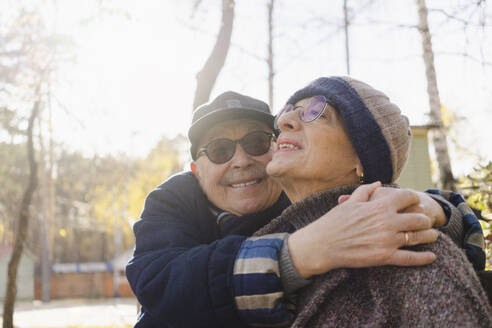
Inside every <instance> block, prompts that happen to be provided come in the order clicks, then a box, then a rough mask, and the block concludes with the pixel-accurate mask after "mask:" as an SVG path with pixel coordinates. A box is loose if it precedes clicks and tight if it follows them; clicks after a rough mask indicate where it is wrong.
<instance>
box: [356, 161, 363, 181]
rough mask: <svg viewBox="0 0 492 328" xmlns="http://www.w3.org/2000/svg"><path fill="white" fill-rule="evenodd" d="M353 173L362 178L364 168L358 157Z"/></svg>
mask: <svg viewBox="0 0 492 328" xmlns="http://www.w3.org/2000/svg"><path fill="white" fill-rule="evenodd" d="M355 174H357V176H358V177H359V178H361V177H362V178H364V168H363V167H362V164H361V163H360V160H359V159H357V164H355Z"/></svg>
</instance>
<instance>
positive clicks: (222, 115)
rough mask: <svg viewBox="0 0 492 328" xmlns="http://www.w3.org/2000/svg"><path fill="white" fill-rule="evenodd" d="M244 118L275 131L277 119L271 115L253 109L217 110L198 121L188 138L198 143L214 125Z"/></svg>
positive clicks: (190, 130)
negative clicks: (275, 120)
mask: <svg viewBox="0 0 492 328" xmlns="http://www.w3.org/2000/svg"><path fill="white" fill-rule="evenodd" d="M242 118H248V119H252V120H256V121H260V122H263V123H265V124H266V125H267V126H268V127H269V128H270V129H272V130H273V121H274V119H275V117H274V116H273V115H271V114H269V113H265V112H260V111H258V110H256V109H253V108H248V109H245V108H224V109H222V110H215V111H213V112H212V113H209V114H207V115H205V116H203V117H201V118H200V119H199V120H197V121H196V122H195V123H194V124H193V125H192V126H191V127H190V129H189V130H188V138H189V139H190V141H191V142H192V143H195V142H198V141H199V140H198V139H199V138H201V137H202V136H203V134H204V133H205V131H207V130H208V129H210V128H211V127H212V126H213V125H215V124H217V123H219V122H223V121H227V120H239V119H242Z"/></svg>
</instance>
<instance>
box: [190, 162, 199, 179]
mask: <svg viewBox="0 0 492 328" xmlns="http://www.w3.org/2000/svg"><path fill="white" fill-rule="evenodd" d="M190 169H191V172H193V174H194V175H195V177H196V178H197V179H198V180H200V174H199V173H198V169H197V167H196V164H195V162H191V163H190Z"/></svg>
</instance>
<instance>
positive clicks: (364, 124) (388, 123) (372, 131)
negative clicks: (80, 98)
mask: <svg viewBox="0 0 492 328" xmlns="http://www.w3.org/2000/svg"><path fill="white" fill-rule="evenodd" d="M316 95H323V96H325V97H326V99H327V100H328V102H329V104H330V105H332V106H333V107H334V108H335V109H336V110H337V111H338V112H339V113H340V115H341V116H342V119H343V122H344V124H345V128H346V130H347V133H348V135H349V137H350V140H351V141H352V145H353V146H354V149H355V151H356V153H357V155H358V156H359V159H360V161H361V164H362V167H363V170H364V179H365V182H366V183H371V182H374V181H381V182H382V183H391V182H394V181H395V180H396V179H397V178H398V177H399V176H400V173H401V171H402V170H403V167H404V166H405V163H406V161H407V157H408V150H409V148H410V140H411V132H410V128H409V125H408V118H407V117H406V116H404V115H402V114H401V112H400V109H399V108H398V106H396V105H395V104H393V103H392V102H391V101H390V100H389V98H388V96H386V95H385V94H384V93H382V92H381V91H378V90H376V89H374V88H373V87H371V86H370V85H368V84H366V83H364V82H361V81H358V80H355V79H353V78H350V77H345V76H344V77H337V76H335V77H321V78H318V79H316V80H314V81H313V82H311V83H310V84H309V85H308V86H306V87H305V88H303V89H301V90H298V91H297V92H296V93H294V95H292V96H291V97H290V98H289V100H288V101H287V104H293V105H294V104H295V103H297V102H298V101H299V100H301V99H304V98H309V97H312V96H316Z"/></svg>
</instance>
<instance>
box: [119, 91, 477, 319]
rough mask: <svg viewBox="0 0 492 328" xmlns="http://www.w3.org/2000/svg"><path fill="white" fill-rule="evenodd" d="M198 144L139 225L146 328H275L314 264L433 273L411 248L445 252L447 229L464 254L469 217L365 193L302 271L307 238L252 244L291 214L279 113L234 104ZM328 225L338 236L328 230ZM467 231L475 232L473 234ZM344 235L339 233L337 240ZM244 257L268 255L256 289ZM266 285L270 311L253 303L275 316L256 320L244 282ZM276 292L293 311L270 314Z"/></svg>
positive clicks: (207, 126) (132, 267)
mask: <svg viewBox="0 0 492 328" xmlns="http://www.w3.org/2000/svg"><path fill="white" fill-rule="evenodd" d="M188 135H189V138H190V141H191V144H192V146H191V154H192V157H193V160H194V162H193V163H192V164H191V171H192V172H184V173H180V174H177V175H175V176H173V177H171V178H169V179H168V180H167V181H165V182H164V183H163V184H161V185H160V186H159V187H157V188H156V189H155V190H154V191H152V192H151V193H150V194H149V196H148V197H147V199H146V202H145V207H144V210H143V212H142V215H141V220H139V221H138V222H136V223H135V225H134V233H135V237H136V247H135V253H134V257H133V259H132V260H131V261H130V262H129V264H128V266H127V277H128V280H129V281H130V284H131V286H132V289H133V291H134V292H135V295H136V296H137V298H138V300H139V302H140V303H141V304H142V311H141V313H140V316H139V319H138V323H137V325H136V327H241V326H245V325H254V323H255V322H261V323H265V322H270V323H271V324H272V325H276V324H279V323H281V322H284V321H285V319H286V317H288V316H289V309H291V307H290V305H291V304H289V299H291V297H289V296H291V295H293V293H294V292H295V291H296V290H297V289H299V288H301V287H303V286H305V285H306V284H309V279H307V280H306V279H304V278H306V277H304V278H303V277H301V276H300V275H299V273H298V272H299V271H300V269H302V267H301V266H303V265H309V266H311V267H313V266H315V267H317V272H327V271H328V270H332V269H336V268H340V267H343V266H345V265H346V264H347V263H352V265H356V266H360V267H367V266H377V265H388V264H392V265H400V266H415V265H425V264H428V263H431V262H432V261H433V260H434V259H435V255H434V254H432V253H418V252H410V251H407V250H402V249H400V247H401V246H405V245H415V244H420V243H426V242H432V241H434V240H435V238H437V237H436V236H437V234H436V232H435V231H434V230H432V229H430V228H431V226H432V225H434V226H443V225H444V226H443V227H441V229H442V230H443V231H445V232H447V233H448V234H449V235H450V236H451V237H452V238H453V239H454V240H455V241H456V242H457V243H458V244H459V245H460V246H462V244H463V223H462V215H461V214H460V211H459V210H458V209H457V208H456V207H455V206H453V205H452V204H451V203H449V202H448V201H446V200H445V199H444V198H442V197H440V196H433V197H435V199H436V200H437V202H436V201H434V200H433V199H432V198H430V197H429V196H427V195H426V194H424V193H417V192H411V191H405V190H390V191H388V190H383V192H378V193H377V194H379V197H381V198H382V199H384V202H383V203H381V202H379V203H377V204H378V205H377V206H376V205H375V204H376V202H372V201H368V200H369V198H370V197H371V195H372V194H373V192H374V190H375V189H376V188H377V187H378V186H377V185H374V184H373V185H364V186H361V187H359V188H358V189H357V190H356V192H355V193H354V195H355V197H356V198H357V199H358V200H359V201H358V202H354V203H353V204H354V206H352V207H345V208H346V209H345V212H343V213H342V214H343V215H342V214H340V213H338V212H337V211H330V212H328V213H327V214H325V216H331V217H330V218H329V220H326V219H325V220H324V221H325V223H324V228H323V229H319V230H318V232H317V233H319V234H322V235H323V239H324V240H326V242H327V245H329V249H330V250H331V253H330V254H326V252H325V251H324V249H326V248H327V247H326V245H323V246H324V247H319V248H313V249H312V253H311V256H310V258H309V259H304V260H303V261H302V263H292V260H291V258H290V255H289V247H292V249H293V248H294V247H295V248H297V247H303V245H302V240H301V243H299V238H296V239H295V240H296V243H295V244H292V245H291V244H289V243H288V242H287V240H283V239H282V238H279V237H278V236H276V235H267V236H264V237H261V238H251V237H250V236H251V235H252V234H253V233H254V232H255V231H256V230H258V229H259V228H261V227H262V226H264V225H265V224H266V223H268V222H269V221H270V220H271V219H272V218H274V217H276V216H278V215H279V214H280V213H281V212H282V211H283V210H284V209H285V208H286V207H287V206H289V205H290V203H289V201H288V199H287V197H286V196H285V194H284V193H282V191H281V190H280V187H279V186H278V185H277V184H276V183H274V182H273V181H272V179H270V178H269V177H268V176H267V174H266V172H265V166H266V164H267V163H268V162H269V161H270V160H271V155H272V148H271V141H272V139H274V137H275V136H274V135H273V116H272V115H271V114H270V110H269V107H268V105H267V104H265V103H264V102H262V101H260V100H257V99H254V98H251V97H247V96H243V95H240V94H238V93H234V92H226V93H223V94H221V95H219V96H218V97H217V98H216V99H215V100H213V101H212V102H211V103H209V104H206V105H203V106H201V107H199V108H198V109H197V110H196V111H195V112H194V115H193V123H192V126H191V128H190V130H189V133H188ZM238 144H239V145H238ZM306 169H308V168H306ZM380 190H381V188H380V189H378V191H380ZM374 194H376V193H374ZM381 204H388V206H381ZM389 205H391V206H389ZM439 205H441V206H439ZM456 205H457V204H456ZM462 207H463V205H460V208H462ZM403 212H406V213H407V215H408V213H413V216H411V218H412V219H410V220H409V221H408V222H407V223H405V224H404V226H397V224H396V223H395V222H402V221H401V220H394V218H395V216H398V215H402V213H403ZM337 213H338V214H337ZM422 213H425V215H423V214H422ZM346 217H356V218H357V219H359V220H360V224H361V225H366V226H367V225H374V226H375V227H380V228H378V229H381V234H380V235H377V234H375V235H374V236H372V237H370V238H368V237H367V236H359V235H358V234H357V227H355V228H354V227H352V228H350V229H348V228H347V229H343V227H344V223H345V221H346V220H344V218H346ZM472 221H473V220H472ZM475 221H476V218H475ZM475 221H474V222H475ZM326 222H331V223H332V224H333V227H337V229H333V230H331V229H326ZM476 223H478V221H477V222H476ZM313 224H316V222H314V223H313ZM473 228H476V225H473ZM465 230H466V232H470V231H472V230H473V229H471V228H470V227H469V226H465ZM314 231H316V229H314ZM333 231H337V235H336V236H333ZM294 234H295V233H294ZM294 234H292V236H293V235H294ZM478 234H480V233H478ZM469 235H470V234H469V233H468V234H467V236H469ZM380 236H385V237H384V238H382V237H380ZM335 237H336V238H335ZM362 238H364V242H363V243H362V242H361V241H362ZM293 239H294V238H293ZM348 244H349V245H353V247H347V245H348ZM356 245H361V246H356ZM470 247H476V246H474V245H472V246H470ZM478 248H479V247H478ZM245 249H257V250H258V252H268V254H269V259H268V260H266V261H264V262H263V263H260V262H257V267H255V268H254V270H255V272H248V275H244V277H247V279H248V281H245V280H241V279H243V276H241V275H238V272H239V273H241V267H242V263H243V262H244V261H247V260H248V259H247V258H244V256H243V255H244V254H251V253H252V252H244V250H245ZM362 249H363V250H364V252H361V250H362ZM368 249H369V251H368ZM320 250H323V251H322V252H320ZM475 250H476V249H475ZM480 251H481V249H480V250H477V254H478V256H476V257H473V256H472V258H471V260H472V262H474V264H476V265H477V267H483V261H484V259H483V252H481V253H480ZM362 253H363V254H364V258H361V256H360V254H362ZM335 254H336V256H332V255H335ZM333 259H342V261H343V262H334V261H333ZM353 263H356V264H353ZM249 270H251V266H249ZM272 272H273V273H275V274H273V275H272ZM251 273H254V274H253V275H251ZM307 278H309V277H307ZM265 279H266V280H271V281H269V282H268V285H269V286H274V288H273V289H272V290H270V291H267V292H266V294H265V299H264V301H265V302H264V304H263V303H262V304H261V305H260V306H258V305H259V304H254V308H255V309H258V308H263V309H264V310H260V311H258V310H255V311H249V310H248V308H250V306H251V304H249V303H250V299H249V298H248V296H249V295H248V294H247V293H246V294H244V293H243V294H241V295H238V294H237V290H238V288H236V287H237V286H236V284H237V283H238V282H239V283H240V284H241V286H242V288H241V290H243V291H244V290H245V289H244V286H247V287H248V288H246V290H248V292H251V293H255V294H258V291H259V290H261V292H262V293H263V292H265V291H264V289H263V287H264V286H263V285H262V286H259V285H261V284H263V282H264V281H265ZM257 287H258V288H257ZM273 293H275V294H277V296H278V295H279V294H278V293H280V295H284V297H283V300H284V302H283V303H279V304H269V303H268V300H269V299H271V298H270V297H269V294H273ZM278 298H279V297H275V299H278ZM255 299H256V300H258V297H256V298H255Z"/></svg>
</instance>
